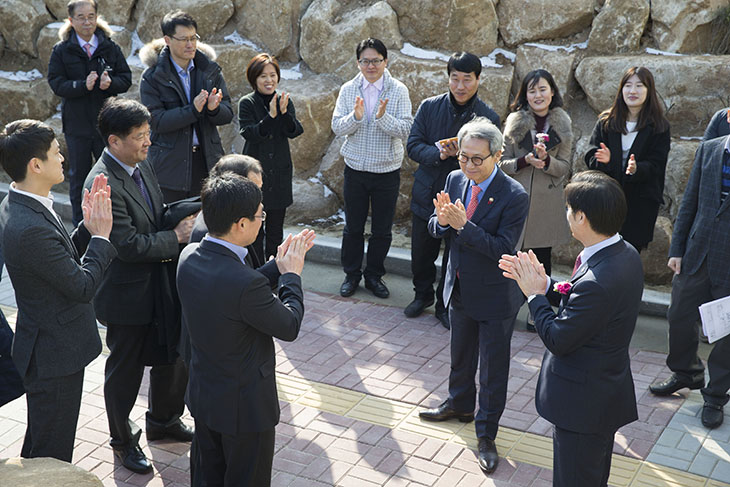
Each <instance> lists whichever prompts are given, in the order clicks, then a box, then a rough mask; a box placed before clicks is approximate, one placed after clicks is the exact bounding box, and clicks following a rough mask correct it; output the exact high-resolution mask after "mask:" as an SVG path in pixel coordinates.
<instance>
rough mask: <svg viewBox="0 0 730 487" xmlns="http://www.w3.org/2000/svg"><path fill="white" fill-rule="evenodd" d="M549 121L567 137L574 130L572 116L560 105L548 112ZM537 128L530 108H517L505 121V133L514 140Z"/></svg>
mask: <svg viewBox="0 0 730 487" xmlns="http://www.w3.org/2000/svg"><path fill="white" fill-rule="evenodd" d="M548 122H549V123H550V127H552V129H553V130H555V132H556V133H557V134H558V135H559V136H560V138H562V139H565V136H566V135H567V134H569V133H571V132H572V129H571V122H570V117H569V116H568V114H567V113H566V111H565V110H563V109H562V108H560V107H557V108H553V109H551V110H550V112H549V114H548ZM534 129H535V117H534V116H533V115H532V112H531V111H530V110H517V111H516V112H512V113H510V114H509V116H508V117H507V121H506V122H505V123H504V135H505V136H507V137H510V138H512V139H513V140H522V137H524V135H525V134H526V133H528V132H529V131H530V130H534Z"/></svg>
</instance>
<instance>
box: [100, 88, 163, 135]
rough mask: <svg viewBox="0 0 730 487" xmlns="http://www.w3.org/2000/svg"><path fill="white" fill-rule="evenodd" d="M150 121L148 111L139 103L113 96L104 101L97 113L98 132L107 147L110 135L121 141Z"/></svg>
mask: <svg viewBox="0 0 730 487" xmlns="http://www.w3.org/2000/svg"><path fill="white" fill-rule="evenodd" d="M150 120H151V117H150V112H149V110H147V107H146V106H144V105H142V104H141V103H140V102H138V101H134V100H130V99H127V98H117V97H116V96H113V97H111V98H107V99H106V101H105V102H104V105H103V106H102V107H101V111H100V112H99V132H101V138H102V139H104V144H106V145H109V136H110V135H116V136H117V137H119V138H121V139H123V138H125V137H126V136H127V135H129V134H130V133H131V132H132V130H134V129H135V128H137V127H141V126H142V125H144V124H145V123H150Z"/></svg>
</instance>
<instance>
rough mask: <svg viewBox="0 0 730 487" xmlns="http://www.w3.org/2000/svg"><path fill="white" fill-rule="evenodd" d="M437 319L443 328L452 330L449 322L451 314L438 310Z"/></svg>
mask: <svg viewBox="0 0 730 487" xmlns="http://www.w3.org/2000/svg"><path fill="white" fill-rule="evenodd" d="M435 315H436V318H437V319H438V320H439V321H440V322H441V326H443V327H444V328H446V329H447V330H450V329H451V323H450V322H449V312H448V311H447V310H445V309H437V310H436V313H435Z"/></svg>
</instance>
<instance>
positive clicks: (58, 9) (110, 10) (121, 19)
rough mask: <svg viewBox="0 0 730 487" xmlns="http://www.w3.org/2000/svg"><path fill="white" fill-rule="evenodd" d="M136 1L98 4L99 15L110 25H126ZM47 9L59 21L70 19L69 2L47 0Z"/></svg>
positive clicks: (128, 0) (126, 0)
mask: <svg viewBox="0 0 730 487" xmlns="http://www.w3.org/2000/svg"><path fill="white" fill-rule="evenodd" d="M134 1H135V0H115V1H113V2H103V1H102V2H97V8H98V11H97V13H98V14H99V15H100V16H101V17H104V19H105V20H106V21H107V22H109V23H110V24H117V25H126V24H127V22H128V21H129V17H130V15H131V13H132V7H133V6H134ZM45 3H46V7H48V10H49V11H50V12H51V15H53V16H54V17H55V18H56V19H57V20H64V19H67V18H68V8H67V5H68V0H45Z"/></svg>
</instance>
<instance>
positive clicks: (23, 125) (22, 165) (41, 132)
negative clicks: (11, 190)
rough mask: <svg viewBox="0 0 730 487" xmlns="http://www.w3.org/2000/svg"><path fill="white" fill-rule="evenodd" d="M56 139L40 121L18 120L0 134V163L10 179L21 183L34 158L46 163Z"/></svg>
mask: <svg viewBox="0 0 730 487" xmlns="http://www.w3.org/2000/svg"><path fill="white" fill-rule="evenodd" d="M55 138H56V134H55V133H54V132H53V129H52V128H51V127H49V126H48V125H46V124H45V123H43V122H40V121H38V120H28V119H24V120H16V121H15V122H10V123H9V124H7V125H6V126H5V129H4V130H3V131H2V132H1V133H0V163H1V164H2V166H3V169H5V172H6V173H8V176H10V178H11V179H12V180H13V181H15V182H17V183H21V182H23V180H25V176H26V175H27V173H28V163H29V162H30V160H31V159H33V158H34V157H37V158H38V159H40V160H42V161H45V160H46V157H47V155H48V151H49V150H50V149H51V144H52V143H53V140H54V139H55Z"/></svg>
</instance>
